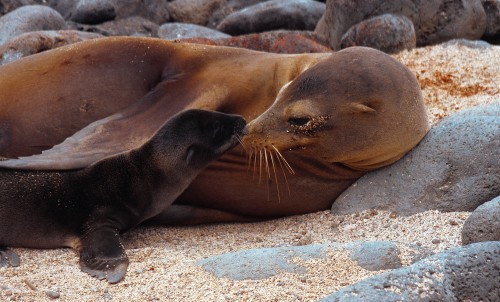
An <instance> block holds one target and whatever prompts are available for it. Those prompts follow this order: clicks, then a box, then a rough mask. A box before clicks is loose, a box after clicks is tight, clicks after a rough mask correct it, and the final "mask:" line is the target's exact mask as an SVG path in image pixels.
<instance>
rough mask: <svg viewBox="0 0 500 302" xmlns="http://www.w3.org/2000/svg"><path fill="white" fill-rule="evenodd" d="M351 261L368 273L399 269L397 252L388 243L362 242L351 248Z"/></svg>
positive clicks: (399, 263) (396, 249) (391, 244)
mask: <svg viewBox="0 0 500 302" xmlns="http://www.w3.org/2000/svg"><path fill="white" fill-rule="evenodd" d="M351 259H352V260H354V261H356V262H357V263H358V265H359V266H361V267H362V268H364V269H367V270H369V271H380V270H386V269H394V268H400V267H401V266H402V264H401V259H400V258H399V250H398V247H397V246H396V244H394V243H393V242H390V241H374V242H364V243H363V244H359V245H357V246H355V247H353V251H352V252H351Z"/></svg>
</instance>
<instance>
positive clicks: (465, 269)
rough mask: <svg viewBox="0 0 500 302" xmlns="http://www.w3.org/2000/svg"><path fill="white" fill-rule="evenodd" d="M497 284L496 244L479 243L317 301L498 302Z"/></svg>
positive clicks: (499, 246)
mask: <svg viewBox="0 0 500 302" xmlns="http://www.w3.org/2000/svg"><path fill="white" fill-rule="evenodd" d="M499 284H500V242H498V241H497V242H483V243H475V244H471V245H468V246H465V247H458V248H454V249H451V250H448V251H446V252H443V253H440V254H436V255H434V256H431V257H429V258H426V259H424V260H422V261H419V262H417V263H415V264H413V265H411V266H408V267H404V268H400V269H396V270H393V271H390V272H387V273H383V274H380V275H377V276H374V277H370V278H367V279H364V280H361V281H359V282H357V283H355V284H353V285H350V286H347V287H344V288H343V289H341V290H339V291H337V292H336V293H334V294H331V295H330V296H327V297H326V298H324V299H322V300H320V301H322V302H329V301H339V302H340V301H386V302H392V301H498V298H499V297H500V286H498V285H499Z"/></svg>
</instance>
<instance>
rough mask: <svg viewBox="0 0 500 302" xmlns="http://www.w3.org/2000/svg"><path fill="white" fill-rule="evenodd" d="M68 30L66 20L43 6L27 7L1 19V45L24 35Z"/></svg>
mask: <svg viewBox="0 0 500 302" xmlns="http://www.w3.org/2000/svg"><path fill="white" fill-rule="evenodd" d="M64 28H66V23H65V21H64V18H63V17H62V16H61V15H60V14H59V13H58V12H57V11H56V10H54V9H52V8H50V7H47V6H43V5H26V6H22V7H20V8H18V9H15V10H13V11H11V12H10V13H8V14H6V15H4V16H2V17H0V45H1V44H3V43H5V42H7V41H8V40H10V39H12V38H14V37H17V36H19V35H21V34H23V33H26V32H31V31H39V30H60V29H64Z"/></svg>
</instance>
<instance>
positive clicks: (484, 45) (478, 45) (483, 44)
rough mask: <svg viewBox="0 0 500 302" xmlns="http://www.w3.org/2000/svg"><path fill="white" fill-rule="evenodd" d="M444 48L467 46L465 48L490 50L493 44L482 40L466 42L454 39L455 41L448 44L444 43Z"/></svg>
mask: <svg viewBox="0 0 500 302" xmlns="http://www.w3.org/2000/svg"><path fill="white" fill-rule="evenodd" d="M442 45H443V46H446V47H448V46H454V45H459V46H465V47H469V48H475V49H481V48H483V49H484V48H490V47H491V44H490V43H488V42H486V41H482V40H473V41H472V40H466V39H453V40H450V41H448V42H446V43H443V44H442Z"/></svg>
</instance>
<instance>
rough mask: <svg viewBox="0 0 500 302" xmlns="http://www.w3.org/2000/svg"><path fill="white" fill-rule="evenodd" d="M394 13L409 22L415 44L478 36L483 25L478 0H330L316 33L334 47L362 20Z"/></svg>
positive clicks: (336, 47) (338, 46) (484, 19)
mask: <svg viewBox="0 0 500 302" xmlns="http://www.w3.org/2000/svg"><path fill="white" fill-rule="evenodd" d="M384 14H394V15H400V16H405V17H407V18H408V19H410V20H411V21H412V22H413V26H414V28H415V33H416V38H417V46H424V45H430V44H437V43H442V42H445V41H448V40H450V39H456V38H464V39H471V40H475V39H479V38H480V37H481V36H482V35H483V33H484V30H485V28H486V13H485V12H484V9H483V6H482V5H481V2H480V0H467V1H449V0H429V1H421V0H402V1H391V0H372V1H363V0H331V1H327V3H326V11H325V14H324V16H323V17H322V18H321V20H320V21H319V22H318V25H317V27H316V30H315V31H316V33H318V34H319V35H321V36H323V37H324V38H325V39H326V40H327V41H328V42H329V43H330V46H331V47H332V48H333V49H335V50H338V49H340V42H341V39H342V37H343V35H344V34H345V33H346V32H347V31H348V30H349V28H351V27H352V26H354V25H355V24H357V23H359V22H362V21H363V20H366V19H369V18H372V17H375V16H379V15H384Z"/></svg>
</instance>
